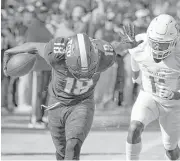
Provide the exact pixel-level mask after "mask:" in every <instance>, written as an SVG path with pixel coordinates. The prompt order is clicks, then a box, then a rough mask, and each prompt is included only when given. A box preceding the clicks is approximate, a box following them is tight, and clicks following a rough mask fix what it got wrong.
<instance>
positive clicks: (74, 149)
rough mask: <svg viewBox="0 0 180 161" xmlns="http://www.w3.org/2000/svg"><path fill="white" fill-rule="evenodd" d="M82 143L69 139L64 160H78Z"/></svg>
mask: <svg viewBox="0 0 180 161" xmlns="http://www.w3.org/2000/svg"><path fill="white" fill-rule="evenodd" d="M81 146H82V141H81V140H79V139H69V140H68V141H67V143H66V154H65V155H66V156H65V159H66V160H68V159H70V160H73V159H79V155H80V150H81Z"/></svg>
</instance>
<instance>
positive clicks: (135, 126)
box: [127, 121, 144, 144]
mask: <svg viewBox="0 0 180 161" xmlns="http://www.w3.org/2000/svg"><path fill="white" fill-rule="evenodd" d="M143 130H144V125H143V124H142V123H141V122H140V121H132V122H131V124H130V127H129V130H128V137H127V142H128V143H130V144H136V143H139V142H140V141H141V133H142V131H143Z"/></svg>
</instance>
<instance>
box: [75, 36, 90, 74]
mask: <svg viewBox="0 0 180 161" xmlns="http://www.w3.org/2000/svg"><path fill="white" fill-rule="evenodd" d="M77 39H78V45H79V52H80V59H81V69H82V70H83V71H84V70H86V71H87V70H88V58H87V53H86V45H85V41H84V35H82V34H77Z"/></svg>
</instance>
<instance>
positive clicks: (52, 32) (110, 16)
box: [1, 0, 180, 127]
mask: <svg viewBox="0 0 180 161" xmlns="http://www.w3.org/2000/svg"><path fill="white" fill-rule="evenodd" d="M161 13H169V14H171V15H172V16H174V17H175V18H176V19H177V20H178V21H179V19H180V2H178V0H171V1H168V0H151V1H150V0H51V1H50V0H1V64H3V63H2V60H3V54H4V51H5V50H7V49H9V48H12V47H14V46H17V45H19V44H22V43H24V42H31V41H36V42H48V41H49V40H50V39H52V38H55V37H69V36H72V35H74V34H76V33H80V32H85V33H87V34H88V35H89V36H90V37H92V38H98V39H103V40H106V41H108V42H113V41H119V40H120V38H119V35H118V32H119V31H122V26H123V25H125V24H127V23H129V22H133V23H134V24H135V26H136V32H137V34H138V33H142V32H146V29H147V26H148V25H149V23H150V21H151V20H152V18H153V17H154V16H157V15H159V14H161ZM120 55H121V56H118V58H117V62H116V63H115V64H114V65H113V66H112V67H111V68H109V69H108V70H107V71H105V72H104V73H102V75H101V78H100V80H99V82H98V84H97V87H96V90H95V101H96V105H97V106H96V107H97V109H101V110H107V109H110V110H113V109H115V108H122V107H123V108H131V107H132V104H133V103H134V100H135V98H136V95H137V92H138V88H139V87H138V85H137V84H133V83H132V80H131V67H130V55H129V54H128V53H127V51H122V53H120ZM2 69H3V68H2V66H1V106H2V107H3V108H5V109H6V110H7V111H9V112H14V111H15V110H21V109H25V108H29V109H30V110H31V111H32V112H31V113H32V115H31V117H30V126H33V127H38V126H40V127H41V126H44V125H45V119H43V118H45V117H44V112H43V110H42V109H41V106H40V105H41V104H46V102H47V100H48V95H47V89H48V83H49V81H50V79H51V78H50V77H51V74H50V71H49V69H44V71H43V72H32V73H30V74H28V75H26V76H23V77H21V78H10V77H6V76H4V74H3V71H2ZM36 125H38V126H36Z"/></svg>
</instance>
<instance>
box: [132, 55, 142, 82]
mask: <svg viewBox="0 0 180 161" xmlns="http://www.w3.org/2000/svg"><path fill="white" fill-rule="evenodd" d="M131 69H132V81H133V83H138V84H141V72H140V68H139V65H138V63H137V62H136V61H135V60H134V58H133V57H132V56H131Z"/></svg>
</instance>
